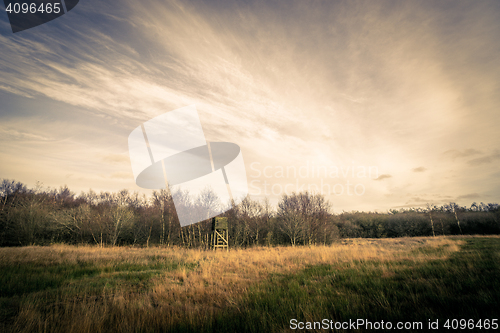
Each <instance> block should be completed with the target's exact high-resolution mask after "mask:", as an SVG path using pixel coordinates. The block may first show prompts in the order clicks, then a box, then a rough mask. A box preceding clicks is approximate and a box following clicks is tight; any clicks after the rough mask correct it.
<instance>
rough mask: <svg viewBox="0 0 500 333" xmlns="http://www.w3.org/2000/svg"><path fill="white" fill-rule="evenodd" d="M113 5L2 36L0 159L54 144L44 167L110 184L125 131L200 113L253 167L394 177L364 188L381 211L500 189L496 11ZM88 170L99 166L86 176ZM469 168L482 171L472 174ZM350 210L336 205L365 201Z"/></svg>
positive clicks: (407, 6)
mask: <svg viewBox="0 0 500 333" xmlns="http://www.w3.org/2000/svg"><path fill="white" fill-rule="evenodd" d="M116 7H117V6H116V5H115V4H112V3H106V2H101V1H95V0H89V1H88V2H87V4H86V5H85V6H83V5H79V6H78V7H77V8H75V9H74V10H73V11H71V13H69V14H68V15H65V16H64V17H62V18H60V19H58V20H57V22H56V21H54V22H53V23H52V24H50V25H49V24H47V25H44V26H40V27H39V28H37V29H38V30H37V31H38V33H35V30H32V31H26V32H25V33H23V34H18V35H12V34H7V33H4V34H0V43H1V45H2V50H1V51H0V52H1V54H0V55H1V57H0V72H1V74H2V75H0V90H2V91H3V92H5V93H8V94H10V95H12V96H17V98H18V100H17V102H16V103H17V104H16V103H12V105H11V106H8V107H7V106H6V105H7V104H6V103H5V104H4V105H2V106H0V111H1V114H0V115H1V116H2V125H0V135H1V136H2V138H3V139H5V143H6V144H5V145H4V147H2V148H0V154H4V155H5V156H7V157H8V156H10V154H14V152H13V151H14V148H13V147H15V149H16V152H17V154H18V155H17V156H16V157H15V160H16V161H17V162H16V163H20V164H23V163H24V164H26V163H27V161H28V160H29V159H30V158H31V157H30V154H33V152H34V151H35V152H36V149H34V148H33V147H34V144H32V143H30V144H25V143H23V142H25V141H26V142H27V141H29V140H33V141H39V142H43V141H44V140H45V141H47V142H48V141H50V140H51V138H52V139H54V140H55V141H54V142H52V143H47V145H44V146H43V147H44V155H45V156H47V157H46V160H45V162H44V163H46V164H47V165H49V164H50V163H52V162H50V161H49V160H50V159H51V158H54V159H56V158H55V157H54V156H57V158H58V161H59V162H58V163H59V165H58V166H57V167H58V168H59V169H60V171H61V172H60V173H61V174H69V173H72V174H74V175H75V176H72V177H71V179H79V178H81V177H87V180H88V179H99V181H102V179H104V178H105V177H108V178H110V179H113V180H116V181H117V182H118V181H119V180H118V179H120V178H119V177H118V178H117V175H121V176H125V174H126V173H127V170H125V169H123V170H122V169H120V170H112V168H113V167H119V168H126V167H127V163H128V161H127V160H126V158H125V155H126V149H127V146H126V137H127V135H128V133H129V131H130V130H132V129H133V128H135V127H137V126H138V125H139V124H140V123H142V122H143V121H145V120H147V119H150V118H151V117H154V116H156V115H159V114H161V113H164V112H167V111H170V110H173V109H175V108H177V107H181V106H185V105H190V104H196V105H197V108H198V110H199V114H200V119H201V121H202V124H203V127H204V132H205V135H206V137H207V140H209V141H231V142H237V143H238V144H239V145H240V146H241V147H242V150H243V153H244V154H243V156H244V159H245V162H246V163H247V167H248V166H249V164H250V163H252V162H254V161H259V162H261V163H262V164H263V165H301V164H303V161H305V160H307V161H312V162H314V163H316V165H320V164H321V165H329V164H336V165H338V166H342V165H344V166H346V165H348V166H350V165H353V164H359V165H366V166H372V165H374V166H377V168H378V170H380V173H382V174H381V175H380V176H379V177H378V178H376V180H384V179H388V178H391V177H392V180H391V181H390V182H384V181H377V182H369V183H370V184H372V185H370V186H372V187H370V188H369V189H367V193H366V194H365V195H366V196H365V197H364V198H367V197H368V196H370V202H372V204H373V205H375V204H377V205H384V204H386V205H388V204H387V203H383V202H378V201H377V200H379V199H378V198H379V197H385V196H384V194H385V193H387V192H388V191H393V192H392V196H391V199H390V200H396V201H397V200H401V201H403V200H406V199H404V198H408V195H407V193H406V192H407V191H408V190H411V191H413V192H414V193H412V194H410V197H415V198H427V196H425V195H424V194H425V193H433V192H432V191H430V190H429V189H430V188H434V189H437V190H436V191H441V193H440V195H442V196H446V195H450V193H476V192H477V193H486V192H488V191H486V190H484V191H483V190H482V189H478V188H476V187H475V186H486V187H488V186H489V189H490V192H488V193H497V194H500V193H498V186H497V187H495V186H496V185H494V183H495V182H488V181H487V179H486V177H489V175H491V174H492V172H489V171H491V170H493V168H494V164H495V163H494V162H496V161H497V160H498V158H499V153H498V151H495V150H494V149H496V143H497V142H500V141H499V140H500V134H499V133H500V132H499V131H498V130H497V128H496V127H497V126H496V125H495V124H497V123H498V121H499V120H500V116H499V113H498V112H497V110H498V105H500V96H499V95H498V93H497V92H498V91H499V89H500V87H499V85H498V77H500V60H499V59H500V47H499V44H498V43H497V41H498V36H499V35H500V9H499V8H498V3H497V1H482V2H480V3H474V4H472V3H470V2H468V1H454V2H453V3H449V4H447V5H446V6H440V5H438V4H436V3H435V2H434V1H421V2H405V3H400V4H398V5H397V6H394V4H393V3H392V2H390V1H378V2H373V1H362V2H360V3H356V4H352V3H349V2H334V1H331V2H320V3H314V5H312V4H311V3H306V2H303V1H282V2H260V1H256V2H253V1H246V2H229V1H217V2H209V3H207V2H203V1H197V0H191V1H179V0H169V1H156V0H147V1H141V2H137V1H133V0H125V1H123V2H121V3H120V6H119V8H116ZM2 31H3V30H2ZM10 95H9V96H10ZM27 98H28V99H30V100H35V101H37V102H39V103H40V110H43V111H37V108H34V107H33V105H32V104H30V105H29V106H26V105H27V104H26V103H25V102H24V99H27ZM48 101H51V102H55V103H54V105H57V107H56V108H54V107H52V106H53V105H52V104H51V107H47V105H48V104H49V102H48ZM21 102H22V103H24V104H23V105H21V104H22V103H21ZM21 110H22V111H23V112H22V113H21V112H20V111H21ZM69 110H71V111H69ZM70 112H75V120H71V117H69V116H68V113H70ZM59 118H64V120H54V119H59ZM51 119H52V120H51ZM30 138H31V139H30ZM17 140H21V141H20V142H17ZM103 142H104V143H105V144H103ZM74 147H78V153H75V152H74ZM464 147H471V148H464ZM472 147H477V148H472ZM479 147H480V148H479ZM443 151H445V152H444V153H443ZM485 152H486V153H485ZM58 154H61V155H63V156H67V159H68V160H67V161H64V159H63V158H60V159H59V155H58ZM443 156H444V157H446V158H443ZM39 158H40V159H41V160H40V161H39V165H43V164H42V161H44V160H43V157H42V156H40V157H39ZM84 159H94V160H95V161H94V162H92V163H93V164H92V167H90V166H89V165H87V164H85V166H86V167H87V169H88V170H89V171H85V167H83V163H84V161H83V160H84ZM47 165H46V166H45V168H46V169H48V166H47ZM419 165H420V166H419ZM422 165H425V166H426V167H423V166H422ZM479 165H480V166H482V167H484V168H487V169H488V170H489V171H488V170H487V171H486V172H484V173H482V174H481V175H480V174H475V173H473V172H470V169H474V168H472V167H475V166H479ZM50 166H51V167H53V164H50ZM415 166H419V167H415ZM72 168H74V169H72ZM66 169H68V171H64V170H66ZM69 169H71V172H70V170H69ZM90 169H91V171H90ZM5 170H7V169H2V171H5ZM23 170H24V169H23ZM408 170H412V173H408ZM8 172H9V174H12V175H17V173H15V168H11V169H8ZM23 172H28V171H27V169H26V170H25V171H23ZM85 172H87V174H85ZM19 175H21V173H19ZM96 175H102V177H101V176H96ZM109 175H114V176H109ZM20 177H21V176H20ZM21 178H22V177H21ZM412 178H418V179H419V181H418V182H414V181H413V180H412ZM21 180H22V179H21ZM123 180H125V178H123ZM290 181H292V180H290ZM130 183H132V184H133V181H131V182H130ZM392 183H394V186H395V187H394V188H389V184H392ZM488 183H490V184H489V185H488ZM118 184H119V185H120V186H121V185H123V184H125V183H122V182H121V180H120V182H119V183H118ZM404 184H411V185H410V186H409V188H408V187H406V186H403V185H404ZM478 184H482V185H478ZM117 186H118V185H117ZM127 186H128V185H127ZM370 191H371V192H370ZM370 193H371V194H370ZM379 194H380V195H379ZM359 199H360V198H349V200H350V201H349V200H347V199H346V201H345V202H346V203H345V204H346V205H351V206H352V207H356V205H366V204H367V200H359ZM356 200H357V201H356ZM387 200H389V199H387Z"/></svg>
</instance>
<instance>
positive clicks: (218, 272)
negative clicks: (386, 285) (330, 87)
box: [0, 237, 461, 332]
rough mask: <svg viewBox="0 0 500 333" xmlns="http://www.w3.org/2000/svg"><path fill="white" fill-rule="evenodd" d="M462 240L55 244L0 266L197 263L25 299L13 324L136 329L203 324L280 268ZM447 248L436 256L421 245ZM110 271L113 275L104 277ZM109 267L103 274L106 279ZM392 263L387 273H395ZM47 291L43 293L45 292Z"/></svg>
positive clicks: (387, 256) (17, 253) (415, 257)
mask: <svg viewBox="0 0 500 333" xmlns="http://www.w3.org/2000/svg"><path fill="white" fill-rule="evenodd" d="M460 244H461V241H458V240H454V239H451V238H447V237H434V238H425V237H422V238H420V237H417V238H395V239H345V240H343V241H342V242H340V243H336V244H333V245H331V246H311V247H273V248H269V247H254V248H249V249H230V251H229V252H226V251H221V250H219V251H204V250H198V249H185V248H180V247H169V248H162V247H152V248H132V247H111V248H98V247H93V246H68V245H53V246H50V247H33V246H30V247H23V248H1V249H0V264H7V263H9V264H10V265H12V264H16V265H25V264H30V263H34V262H36V263H37V264H40V263H43V264H47V265H54V264H68V263H81V262H86V263H91V264H93V265H95V266H96V267H100V268H102V267H113V265H116V263H131V264H141V265H147V264H148V263H150V262H151V258H161V260H165V261H167V262H168V261H175V262H183V263H194V264H196V266H192V267H194V269H190V268H186V267H184V266H181V267H179V268H178V269H174V270H171V271H165V272H163V273H162V274H161V275H157V276H155V277H153V278H152V285H151V286H150V288H149V290H148V291H147V292H141V293H133V292H132V293H131V292H130V290H129V289H126V288H121V289H120V288H118V289H115V290H114V291H113V292H112V293H110V292H109V291H107V290H105V289H104V290H103V291H102V293H101V295H95V294H94V295H92V294H91V293H90V292H89V293H86V292H83V293H82V294H81V295H79V296H78V297H76V298H75V296H74V295H73V296H71V297H66V296H65V295H64V294H63V295H60V299H59V300H58V302H56V304H52V305H51V306H50V307H49V308H47V307H46V305H43V302H42V301H43V300H40V301H41V302H40V303H37V302H33V303H32V304H27V303H23V305H22V306H21V309H20V312H19V314H18V315H17V317H16V318H15V322H14V324H13V325H12V327H15V328H16V331H21V332H32V331H57V332H106V331H109V330H110V329H111V330H113V331H120V332H127V331H134V330H136V329H137V328H138V327H142V328H144V329H145V328H148V327H173V325H176V324H178V323H182V322H183V323H190V322H191V323H195V322H200V321H201V322H203V319H204V318H207V319H208V318H212V317H213V315H214V314H215V313H217V312H218V311H222V310H223V309H224V308H225V307H227V306H236V307H237V306H238V304H239V301H240V300H241V299H242V296H243V295H244V294H245V293H246V291H247V290H248V288H249V287H250V286H251V285H252V284H255V283H259V281H262V280H264V279H266V278H268V277H269V275H270V274H274V273H283V274H286V273H293V272H294V271H298V270H301V269H303V268H305V267H307V266H308V265H317V264H334V263H339V262H346V263H349V262H354V261H356V260H372V259H373V260H378V261H382V262H385V261H391V260H398V259H399V260H410V261H422V260H429V259H437V258H442V259H443V258H445V257H447V256H448V255H450V254H451V253H453V252H456V251H458V250H459V247H460ZM423 247H430V248H442V251H441V252H439V253H440V255H436V252H435V251H434V252H433V251H428V252H429V253H433V254H432V256H431V255H429V254H426V253H427V252H425V251H422V252H419V251H416V250H417V249H419V248H423ZM106 274H108V275H106ZM109 274H110V273H101V275H100V277H101V278H103V279H106V278H109ZM391 274H392V272H391V270H390V268H387V269H386V271H384V276H391ZM42 295H43V293H41V294H40V296H41V297H43V296H42Z"/></svg>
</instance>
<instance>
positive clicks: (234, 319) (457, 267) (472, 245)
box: [175, 238, 500, 332]
mask: <svg viewBox="0 0 500 333" xmlns="http://www.w3.org/2000/svg"><path fill="white" fill-rule="evenodd" d="M466 241H467V243H466V245H465V246H464V247H463V248H462V249H461V251H460V252H458V253H455V254H453V256H452V257H451V258H449V259H446V260H430V261H427V262H425V261H424V262H420V263H415V262H411V261H408V260H406V261H405V260H401V261H390V262H379V261H357V262H353V263H346V264H337V265H319V266H310V267H307V268H306V269H304V270H302V271H300V272H296V273H295V274H289V275H274V276H272V278H271V279H270V280H268V281H267V282H265V283H263V284H259V285H256V286H254V287H253V288H252V290H251V291H250V292H249V293H248V295H247V296H246V299H245V302H244V303H243V304H238V306H237V307H235V308H233V309H232V311H230V312H229V313H228V312H226V314H223V315H220V316H218V318H217V319H216V320H215V321H214V323H213V324H209V325H205V324H204V325H200V327H198V328H194V327H185V326H180V327H178V328H177V329H175V330H176V331H181V330H184V329H185V330H186V331H212V330H213V331H217V332H276V331H282V330H283V329H284V328H287V327H289V325H290V320H291V319H292V318H295V319H297V320H298V321H302V322H306V321H312V322H314V321H321V320H322V319H324V318H327V319H331V320H333V321H334V322H335V321H349V319H351V320H356V319H368V320H370V321H372V322H373V321H381V320H384V321H391V322H393V323H396V322H399V321H404V322H406V321H420V322H423V323H424V325H427V323H428V320H429V319H430V320H433V321H434V320H436V319H440V322H441V323H444V322H445V320H446V319H453V318H456V319H493V318H499V319H500V262H499V260H498V257H499V253H500V239H498V238H468V239H466ZM419 251H422V252H424V253H426V254H439V252H441V251H442V249H439V248H438V249H436V250H435V251H434V252H435V253H433V251H432V250H431V249H430V248H421V249H420V250H419Z"/></svg>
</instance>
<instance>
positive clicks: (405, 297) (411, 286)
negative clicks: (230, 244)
mask: <svg viewBox="0 0 500 333" xmlns="http://www.w3.org/2000/svg"><path fill="white" fill-rule="evenodd" d="M0 271H1V276H0V332H169V331H171V332H286V331H297V330H293V329H292V328H293V327H292V328H291V322H290V321H291V320H292V319H296V321H295V322H294V323H296V324H298V322H303V323H307V322H311V323H312V322H320V321H322V320H323V319H328V320H332V322H331V323H335V322H346V321H347V322H348V321H349V320H351V321H356V320H357V319H365V320H370V321H371V322H376V321H378V322H380V321H382V320H383V321H384V322H388V321H390V322H391V323H392V324H393V325H396V323H397V322H409V323H411V322H422V323H423V328H424V329H425V328H427V325H428V322H429V320H431V321H433V322H434V321H436V320H439V325H441V327H440V329H439V331H443V330H445V329H443V328H442V326H443V324H444V323H445V321H446V319H473V320H474V323H475V324H477V321H478V320H479V319H481V320H482V322H481V323H484V320H485V319H489V320H490V323H491V320H492V319H500V310H499V309H500V301H499V300H500V237H461V238H448V237H446V238H445V237H435V238H396V239H346V240H343V241H342V242H340V243H337V244H334V245H332V246H313V247H295V248H293V247H276V248H264V247H259V248H250V249H231V250H230V251H229V252H226V251H217V252H213V251H202V250H196V249H184V248H159V247H154V248H142V249H141V248H131V247H114V248H98V247H91V246H78V247H76V246H66V245H54V246H50V247H22V248H0ZM450 323H451V322H450ZM456 323H457V325H458V323H459V322H456ZM339 324H340V323H339ZM475 324H474V325H475ZM294 325H295V324H294ZM311 325H312V324H311ZM408 325H409V324H408ZM332 327H333V326H332ZM351 328H352V327H351ZM358 328H359V327H358ZM417 328H418V326H414V327H413V329H412V330H413V331H418V329H417ZM483 328H484V327H483ZM315 330H318V331H321V329H320V327H316V329H314V326H313V327H312V328H311V329H310V330H309V331H315ZM365 330H367V329H366V326H363V327H361V329H360V330H359V331H365ZM467 330H468V331H477V330H479V327H476V326H475V327H474V328H473V329H467ZM340 331H353V330H351V329H347V330H340ZM378 331H381V330H378ZM393 331H397V330H396V329H395V327H393ZM408 331H411V330H408ZM490 331H491V329H490Z"/></svg>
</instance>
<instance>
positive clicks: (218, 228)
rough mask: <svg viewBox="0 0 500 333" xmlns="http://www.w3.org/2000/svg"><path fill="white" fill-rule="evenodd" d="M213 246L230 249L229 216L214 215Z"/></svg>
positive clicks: (214, 247)
mask: <svg viewBox="0 0 500 333" xmlns="http://www.w3.org/2000/svg"><path fill="white" fill-rule="evenodd" d="M212 230H213V232H214V233H213V236H212V246H213V249H214V250H216V249H217V248H226V250H227V251H229V233H228V228H227V217H214V218H213V219H212Z"/></svg>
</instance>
